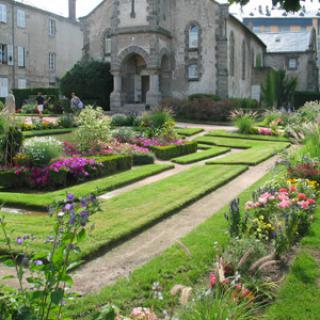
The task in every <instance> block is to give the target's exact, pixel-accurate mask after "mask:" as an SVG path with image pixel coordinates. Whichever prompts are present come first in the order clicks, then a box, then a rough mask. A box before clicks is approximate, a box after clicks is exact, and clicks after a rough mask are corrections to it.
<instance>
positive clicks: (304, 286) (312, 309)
mask: <svg viewBox="0 0 320 320" xmlns="http://www.w3.org/2000/svg"><path fill="white" fill-rule="evenodd" d="M319 301H320V209H318V210H317V220H316V222H315V223H314V224H313V226H312V229H311V232H310V233H309V235H308V236H307V237H306V238H304V239H303V240H302V246H301V248H300V249H299V254H298V256H297V257H296V258H295V260H294V263H293V265H292V266H291V268H290V272H289V275H288V276H287V278H286V280H285V282H284V284H283V285H282V287H281V288H280V291H279V294H278V297H277V300H276V302H275V303H274V304H273V305H272V306H271V307H270V308H269V309H268V310H267V312H266V314H265V315H264V317H262V319H265V320H274V319H277V320H302V319H306V320H319V319H320V303H319Z"/></svg>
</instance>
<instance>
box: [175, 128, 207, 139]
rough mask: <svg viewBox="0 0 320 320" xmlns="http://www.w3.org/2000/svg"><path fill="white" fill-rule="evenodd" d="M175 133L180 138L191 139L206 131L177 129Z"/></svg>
mask: <svg viewBox="0 0 320 320" xmlns="http://www.w3.org/2000/svg"><path fill="white" fill-rule="evenodd" d="M175 131H176V133H177V134H179V135H180V136H185V137H191V136H194V135H196V134H198V133H200V132H203V131H204V130H203V129H202V128H176V129H175Z"/></svg>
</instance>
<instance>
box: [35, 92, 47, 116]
mask: <svg viewBox="0 0 320 320" xmlns="http://www.w3.org/2000/svg"><path fill="white" fill-rule="evenodd" d="M36 101H37V110H38V112H39V114H40V115H42V113H43V109H44V102H45V98H44V96H43V95H42V93H41V92H38V95H37V97H36Z"/></svg>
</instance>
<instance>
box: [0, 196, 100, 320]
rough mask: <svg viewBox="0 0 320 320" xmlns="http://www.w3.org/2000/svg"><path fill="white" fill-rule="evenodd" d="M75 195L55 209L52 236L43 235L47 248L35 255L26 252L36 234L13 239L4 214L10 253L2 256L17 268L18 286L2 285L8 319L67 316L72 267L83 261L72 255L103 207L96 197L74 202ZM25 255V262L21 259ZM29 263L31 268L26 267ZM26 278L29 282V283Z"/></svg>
mask: <svg viewBox="0 0 320 320" xmlns="http://www.w3.org/2000/svg"><path fill="white" fill-rule="evenodd" d="M73 200H74V196H73V195H72V194H68V195H67V199H66V204H65V205H64V207H63V210H62V208H59V207H57V208H55V210H54V211H52V212H51V215H53V216H54V218H53V220H54V222H53V225H52V229H53V230H52V232H51V233H50V237H48V238H47V239H42V241H43V242H46V243H47V247H48V248H47V252H41V251H40V250H37V251H36V252H33V255H31V256H27V255H25V254H24V251H25V250H26V248H27V247H28V246H29V245H30V243H31V242H32V241H33V240H34V239H33V238H34V237H33V235H26V234H25V233H23V236H22V235H21V236H19V237H17V238H16V241H14V239H12V238H11V237H10V236H9V234H8V227H7V224H6V221H5V219H4V218H0V228H1V231H2V234H3V239H4V243H5V245H6V247H7V251H8V252H9V254H8V255H6V256H2V259H3V260H4V261H5V265H7V266H12V267H14V268H15V271H16V278H17V280H18V283H19V288H18V289H16V290H15V289H7V288H6V287H2V288H1V289H2V290H1V300H0V310H1V318H2V317H3V319H7V320H35V319H37V320H54V319H66V318H65V317H64V316H63V306H64V304H65V302H66V301H68V300H71V299H72V295H70V294H68V291H67V286H72V283H73V280H72V277H71V276H70V274H69V271H70V270H71V269H72V268H74V267H76V266H77V265H79V263H80V262H71V255H78V254H79V251H80V248H79V245H80V243H82V242H83V241H84V240H85V238H86V225H87V224H88V222H89V217H90V216H91V215H93V214H94V213H96V212H97V211H98V210H99V205H98V202H97V201H96V199H95V198H94V197H93V198H90V199H89V198H85V199H82V201H81V204H80V203H79V202H78V203H76V202H73ZM14 243H16V245H17V246H18V247H19V250H20V252H19V254H16V253H14V250H13V244H14ZM20 256H23V257H24V258H23V259H24V261H25V263H20V261H19V258H20ZM26 266H27V268H28V272H26V270H25V267H26ZM25 282H27V283H28V285H29V286H25Z"/></svg>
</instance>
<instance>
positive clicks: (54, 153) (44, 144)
mask: <svg viewBox="0 0 320 320" xmlns="http://www.w3.org/2000/svg"><path fill="white" fill-rule="evenodd" d="M62 151H63V143H62V142H60V141H58V140H57V139H55V138H53V137H35V138H31V139H28V140H26V141H25V143H24V145H23V148H22V152H23V153H25V154H26V156H27V157H29V159H30V160H31V163H32V165H34V166H43V165H47V164H48V163H49V162H50V161H51V160H52V159H55V158H58V157H60V156H61V154H62Z"/></svg>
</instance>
